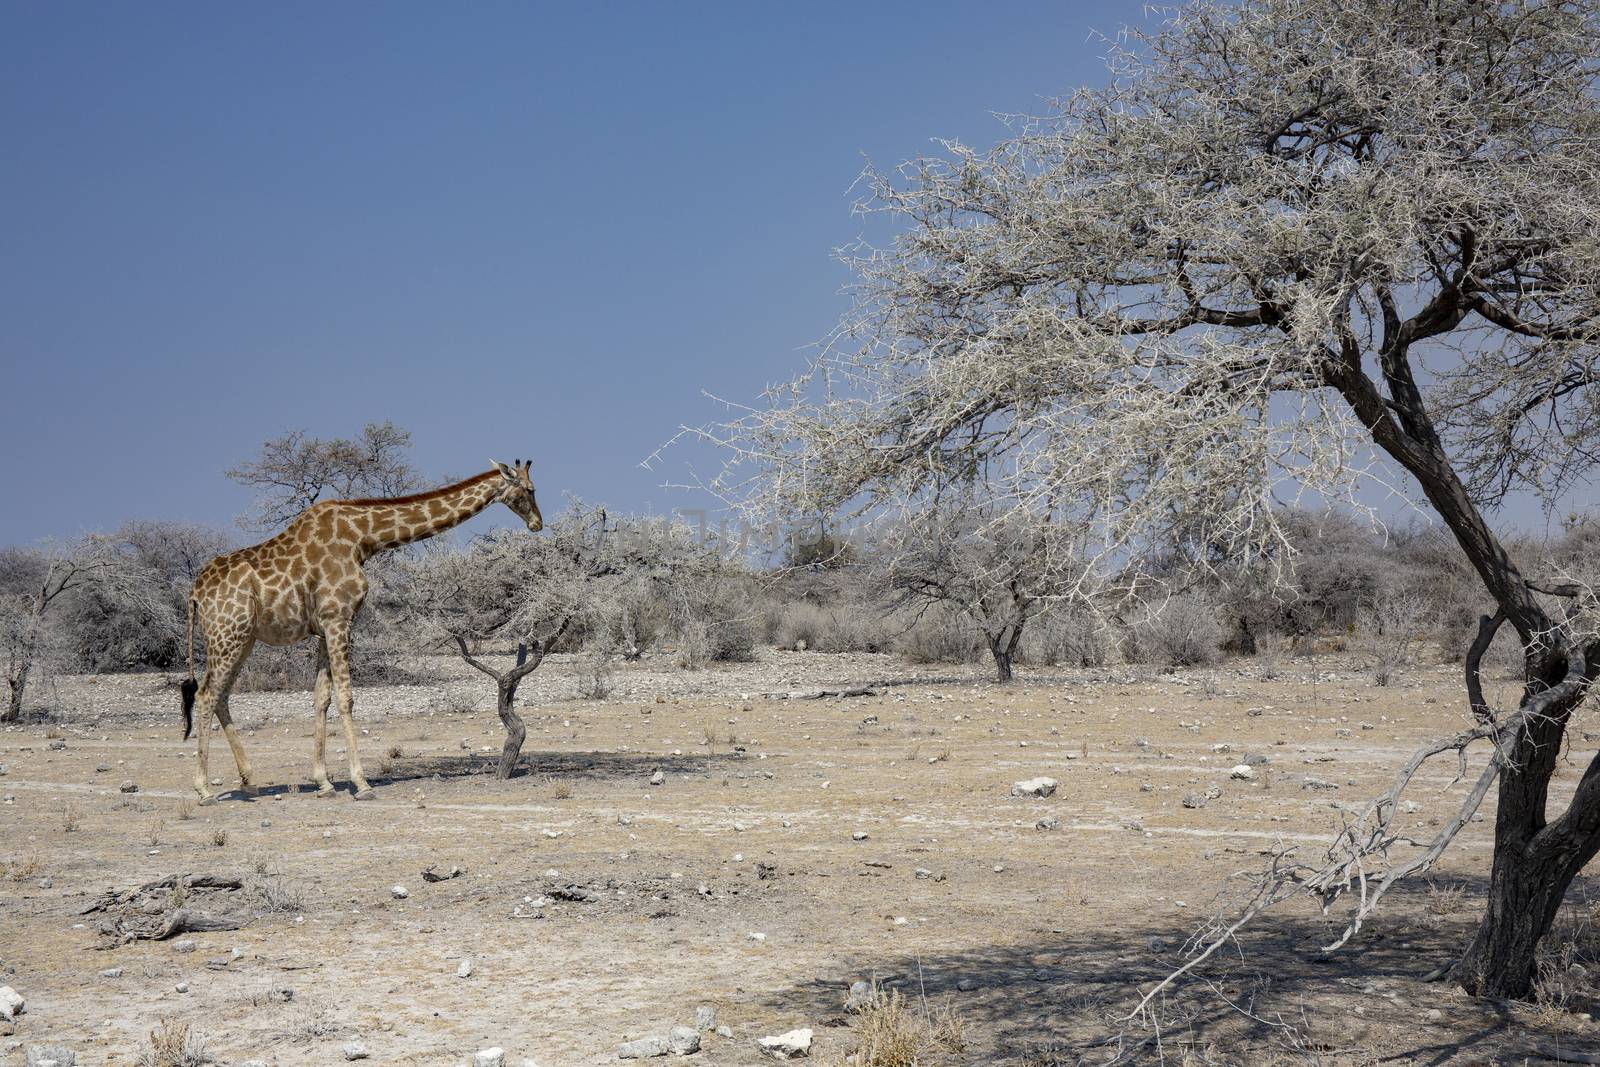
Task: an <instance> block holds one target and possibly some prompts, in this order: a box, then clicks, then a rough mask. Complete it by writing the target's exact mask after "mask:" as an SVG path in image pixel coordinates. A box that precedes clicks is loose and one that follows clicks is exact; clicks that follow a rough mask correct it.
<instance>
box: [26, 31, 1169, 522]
mask: <svg viewBox="0 0 1600 1067" xmlns="http://www.w3.org/2000/svg"><path fill="white" fill-rule="evenodd" d="M1141 18H1143V14H1142V9H1141V7H1140V6H1139V5H1138V4H1135V3H1126V4H1123V3H1110V4H1106V3H1099V4H1089V3H1081V2H1060V0H1057V2H1049V3H1033V2H1027V3H1008V4H1006V5H1003V6H1000V5H996V6H993V7H988V8H984V9H982V10H980V9H979V8H975V7H974V6H973V5H971V4H957V3H929V2H917V3H910V2H905V3H872V4H861V3H820V4H818V3H813V4H803V5H802V4H786V5H781V6H780V5H776V4H764V3H756V4H751V3H724V4H710V3H700V4H665V3H652V4H619V3H606V4H569V5H563V6H550V5H540V4H531V3H519V4H494V3H475V4H471V5H444V4H421V3H414V4H406V3H384V4H358V3H339V4H325V3H273V4H255V5H243V4H210V3H207V4H200V3H195V4H182V5H180V4H168V3H150V4H109V3H108V4H48V3H26V4H19V3H14V2H5V3H3V4H0V132H3V135H4V150H3V157H4V164H3V165H0V219H3V227H0V232H3V233H4V252H3V254H0V369H3V375H0V394H3V397H0V485H3V487H4V492H5V497H4V499H5V500H6V505H5V507H4V508H0V543H16V542H23V541H32V540H35V539H38V538H42V537H70V536H73V535H76V534H78V533H81V532H83V531H86V530H93V529H109V528H112V527H115V526H117V525H119V524H121V523H122V522H123V521H124V520H126V519H129V518H183V519H192V520H198V521H203V522H210V523H213V524H217V525H223V526H230V525H231V524H232V521H233V519H234V518H235V517H236V516H237V515H239V514H240V513H241V512H242V511H243V510H244V509H245V506H246V504H247V497H246V495H245V493H244V491H243V490H241V489H239V488H238V487H235V486H234V485H232V483H230V482H228V481H227V480H226V479H224V478H223V476H222V471H223V470H224V469H225V468H227V467H228V466H230V465H232V464H235V463H237V462H238V461H240V460H242V459H245V458H247V457H248V456H250V455H251V454H252V453H253V452H254V451H255V449H256V448H257V446H258V445H259V444H260V443H261V441H263V440H264V439H265V438H267V437H269V436H271V435H274V434H277V433H280V432H282V431H284V430H287V429H296V428H298V429H304V430H307V431H310V432H311V433H313V434H317V435H321V436H346V435H353V434H355V433H356V432H358V431H359V429H360V427H361V425H362V424H363V423H365V422H368V421H373V420H382V419H392V420H393V421H395V422H396V423H399V424H400V425H402V426H406V427H408V428H410V429H411V430H412V431H413V433H414V434H415V448H414V450H413V451H414V458H415V460H416V463H417V464H418V466H420V467H421V468H422V469H424V470H425V471H427V472H428V473H430V474H446V473H450V474H468V473H472V472H475V471H477V470H481V469H484V468H485V467H486V465H487V460H488V458H489V457H491V456H493V457H496V458H499V459H506V460H509V459H512V458H514V457H521V456H531V457H532V458H533V459H534V471H535V475H536V480H537V482H538V484H539V486H540V491H541V494H540V495H541V500H543V501H548V502H555V501H557V500H559V499H560V494H561V493H563V492H569V491H570V492H575V493H578V494H580V495H582V496H584V497H586V498H589V499H592V500H597V501H604V502H606V503H608V504H610V505H611V506H613V507H617V508H622V509H627V510H645V509H647V508H648V509H653V510H655V511H657V512H661V511H665V510H668V509H670V508H671V507H672V506H674V504H676V503H681V502H683V501H681V500H678V499H676V498H675V497H674V495H673V494H672V493H669V492H666V491H663V490H661V489H659V488H658V486H659V485H660V484H661V483H662V482H663V481H664V480H668V479H669V478H672V477H674V476H681V469H674V467H675V466H676V462H674V463H671V464H669V465H668V467H667V469H666V470H665V471H655V472H651V471H644V470H641V469H640V468H639V467H638V464H639V461H640V460H641V459H643V458H644V457H645V456H646V455H648V454H649V453H650V452H651V451H652V450H653V449H654V448H655V447H656V446H657V445H658V444H660V443H661V442H663V441H664V440H666V439H667V438H668V437H669V436H671V434H672V433H673V432H674V430H675V428H676V427H677V426H678V425H679V424H680V423H684V422H689V423H699V422H703V421H705V420H707V419H708V418H711V417H713V416H715V415H716V414H717V409H716V407H715V406H714V405H712V404H710V403H709V402H708V401H706V400H705V399H704V398H703V397H702V395H701V391H702V390H711V391H714V392H717V393H719V394H722V395H726V396H729V397H731V398H735V399H742V400H748V399H752V398H753V397H754V396H755V395H756V394H757V393H758V392H759V390H760V389H761V388H762V386H763V385H765V384H766V383H767V382H769V381H774V380H778V379H781V378H786V377H788V376H789V375H790V374H791V373H792V372H793V371H795V370H796V369H797V368H798V367H799V366H800V364H801V362H802V361H803V359H804V358H805V352H804V350H803V349H804V346H806V345H809V344H811V343H813V342H815V341H816V340H817V339H818V338H820V337H821V336H822V335H824V334H825V333H826V332H827V330H828V329H829V328H830V327H831V326H832V325H833V324H834V322H835V321H836V320H837V318H838V316H839V314H840V313H841V311H842V310H843V308H844V299H843V298H842V297H841V296H840V295H839V289H840V286H841V285H842V284H843V283H844V282H845V281H846V274H845V273H844V271H843V269H842V268H841V267H840V266H838V265H837V264H836V263H835V262H834V261H833V260H832V258H831V251H832V249H833V248H835V247H836V246H838V245H840V244H842V243H845V242H848V241H850V240H851V239H853V238H855V237H856V236H857V235H858V234H859V233H860V232H861V226H862V223H861V221H860V220H859V219H856V218H853V217H852V216H851V214H850V211H849V206H850V202H851V199H852V194H851V193H850V191H849V190H850V186H851V183H852V181H853V180H854V178H855V176H856V175H857V173H858V172H859V171H860V169H861V165H862V160H863V157H864V156H870V157H871V158H872V159H873V160H875V161H876V162H878V163H882V164H892V163H896V162H899V161H901V160H902V159H905V158H907V157H910V156H913V155H915V154H917V153H919V152H923V151H926V150H928V149H929V148H930V143H929V142H930V139H931V138H934V137H940V136H954V137H960V138H964V139H968V140H972V141H975V142H981V143H988V142H991V141H993V140H995V139H996V138H997V137H999V136H1000V135H1001V133H1002V130H1001V127H1000V125H999V123H998V122H997V121H996V120H995V119H994V118H993V115H992V113H993V112H995V111H1027V110H1037V109H1039V108H1040V107H1041V106H1042V101H1043V99H1044V98H1046V97H1049V96H1053V95H1058V94H1061V93H1064V92H1066V91H1069V90H1070V89H1072V88H1073V87H1076V86H1078V85H1081V84H1085V83H1100V82H1102V81H1104V79H1105V72H1104V68H1103V66H1102V64H1101V62H1100V58H1099V57H1100V55H1101V54H1102V53H1103V51H1104V48H1103V43H1102V42H1100V41H1098V40H1096V39H1094V38H1093V36H1092V31H1095V30H1100V31H1104V32H1106V33H1113V32H1115V30H1116V29H1117V28H1118V26H1119V24H1120V23H1121V22H1123V21H1125V20H1129V19H1132V20H1138V19H1141ZM680 458H681V457H680ZM548 507H549V504H548V503H547V508H548ZM480 521H482V520H480Z"/></svg>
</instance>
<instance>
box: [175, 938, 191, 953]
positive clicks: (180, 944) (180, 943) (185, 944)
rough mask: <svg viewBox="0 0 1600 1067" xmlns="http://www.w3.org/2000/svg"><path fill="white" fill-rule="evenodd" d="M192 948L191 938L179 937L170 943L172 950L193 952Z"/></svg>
mask: <svg viewBox="0 0 1600 1067" xmlns="http://www.w3.org/2000/svg"><path fill="white" fill-rule="evenodd" d="M194 950H195V943H194V939H193V938H189V937H184V938H179V939H178V940H177V941H174V942H173V943H172V951H174V952H193V951H194Z"/></svg>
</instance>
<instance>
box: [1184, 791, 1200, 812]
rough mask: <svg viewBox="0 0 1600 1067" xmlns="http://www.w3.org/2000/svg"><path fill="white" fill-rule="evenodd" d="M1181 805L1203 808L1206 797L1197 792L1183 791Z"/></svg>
mask: <svg viewBox="0 0 1600 1067" xmlns="http://www.w3.org/2000/svg"><path fill="white" fill-rule="evenodd" d="M1183 806H1184V807H1186V808H1203V807H1205V806H1206V798H1205V797H1203V796H1201V795H1200V794H1199V793H1185V794H1183Z"/></svg>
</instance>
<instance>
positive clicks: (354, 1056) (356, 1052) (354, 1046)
mask: <svg viewBox="0 0 1600 1067" xmlns="http://www.w3.org/2000/svg"><path fill="white" fill-rule="evenodd" d="M343 1051H344V1058H345V1059H347V1060H364V1059H366V1058H367V1057H368V1056H371V1055H372V1053H370V1052H368V1051H367V1046H365V1045H363V1044H362V1043H361V1042H359V1041H352V1042H350V1043H349V1044H348V1045H346V1046H345V1047H344V1050H343Z"/></svg>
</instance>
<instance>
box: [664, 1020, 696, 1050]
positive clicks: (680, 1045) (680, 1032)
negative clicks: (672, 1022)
mask: <svg viewBox="0 0 1600 1067" xmlns="http://www.w3.org/2000/svg"><path fill="white" fill-rule="evenodd" d="M667 1051H668V1052H669V1053H671V1054H672V1055H674V1056H693V1055H694V1054H695V1053H696V1052H699V1051H700V1031H698V1030H696V1029H695V1028H694V1027H692V1026H674V1027H673V1028H672V1029H671V1030H669V1031H667Z"/></svg>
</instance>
